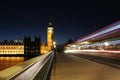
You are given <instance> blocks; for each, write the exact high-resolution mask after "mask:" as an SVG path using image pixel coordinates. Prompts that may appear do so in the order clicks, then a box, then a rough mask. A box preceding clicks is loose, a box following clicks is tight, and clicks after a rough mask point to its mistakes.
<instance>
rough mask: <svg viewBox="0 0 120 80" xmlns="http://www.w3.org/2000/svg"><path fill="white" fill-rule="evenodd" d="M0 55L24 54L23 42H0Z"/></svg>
mask: <svg viewBox="0 0 120 80" xmlns="http://www.w3.org/2000/svg"><path fill="white" fill-rule="evenodd" d="M0 54H7V55H8V54H24V45H23V42H22V41H21V42H16V41H10V42H7V41H3V42H0Z"/></svg>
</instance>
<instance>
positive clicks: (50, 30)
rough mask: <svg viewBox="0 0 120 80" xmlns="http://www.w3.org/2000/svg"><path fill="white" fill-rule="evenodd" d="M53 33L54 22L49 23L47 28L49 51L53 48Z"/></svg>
mask: <svg viewBox="0 0 120 80" xmlns="http://www.w3.org/2000/svg"><path fill="white" fill-rule="evenodd" d="M53 31H54V28H53V24H52V22H49V24H48V28H47V46H48V50H49V51H50V50H51V49H52V47H53Z"/></svg>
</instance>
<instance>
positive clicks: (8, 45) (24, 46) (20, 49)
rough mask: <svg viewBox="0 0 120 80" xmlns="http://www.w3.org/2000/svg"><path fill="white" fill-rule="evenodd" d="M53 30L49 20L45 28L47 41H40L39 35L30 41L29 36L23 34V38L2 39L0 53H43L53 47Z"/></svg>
mask: <svg viewBox="0 0 120 80" xmlns="http://www.w3.org/2000/svg"><path fill="white" fill-rule="evenodd" d="M53 32H54V28H53V25H52V22H49V24H48V28H47V43H41V38H40V37H35V38H34V41H32V40H31V37H27V36H24V40H15V41H9V42H8V41H7V40H5V41H2V42H0V54H24V55H40V54H45V53H47V52H49V51H50V50H51V49H52V48H53Z"/></svg>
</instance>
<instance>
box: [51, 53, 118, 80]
mask: <svg viewBox="0 0 120 80" xmlns="http://www.w3.org/2000/svg"><path fill="white" fill-rule="evenodd" d="M50 80H120V69H117V68H112V67H109V66H107V65H104V64H99V63H96V62H92V61H89V60H86V59H83V58H78V57H76V56H73V55H69V54H64V53H59V54H58V55H57V59H56V63H55V65H54V66H53V69H52V73H51V79H50Z"/></svg>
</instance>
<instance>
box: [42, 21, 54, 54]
mask: <svg viewBox="0 0 120 80" xmlns="http://www.w3.org/2000/svg"><path fill="white" fill-rule="evenodd" d="M53 33H54V28H53V24H52V22H49V24H48V27H47V44H44V43H43V44H42V45H41V54H45V53H46V52H49V51H50V50H51V49H52V48H53Z"/></svg>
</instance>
